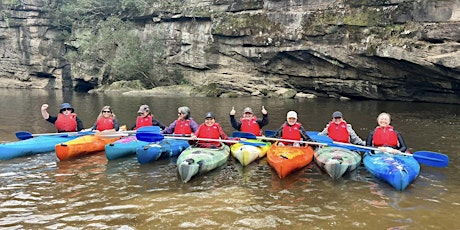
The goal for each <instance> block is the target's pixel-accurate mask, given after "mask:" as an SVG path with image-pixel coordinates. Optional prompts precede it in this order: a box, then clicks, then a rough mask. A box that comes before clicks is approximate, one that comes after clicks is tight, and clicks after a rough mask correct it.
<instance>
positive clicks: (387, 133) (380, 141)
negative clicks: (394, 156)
mask: <svg viewBox="0 0 460 230" xmlns="http://www.w3.org/2000/svg"><path fill="white" fill-rule="evenodd" d="M372 141H373V143H374V146H389V147H398V134H397V133H396V132H395V130H394V129H393V126H387V127H384V128H383V127H377V128H375V131H374V135H373V136H372Z"/></svg>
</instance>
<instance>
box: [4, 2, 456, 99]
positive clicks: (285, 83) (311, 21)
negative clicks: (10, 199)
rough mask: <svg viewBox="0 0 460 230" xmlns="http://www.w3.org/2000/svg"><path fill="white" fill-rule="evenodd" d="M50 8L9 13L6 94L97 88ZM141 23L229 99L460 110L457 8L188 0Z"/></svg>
mask: <svg viewBox="0 0 460 230" xmlns="http://www.w3.org/2000/svg"><path fill="white" fill-rule="evenodd" d="M45 2H46V1H44V0H24V1H22V4H21V5H20V6H16V7H10V8H5V6H4V4H1V11H2V12H3V14H2V15H3V17H2V20H0V52H1V57H0V63H1V66H0V70H1V71H0V87H15V88H18V87H22V88H63V87H72V88H78V87H81V85H82V84H84V85H86V86H87V87H88V85H89V86H90V88H93V87H94V88H97V87H99V86H100V82H102V81H101V79H102V74H99V75H98V74H94V73H92V74H84V73H82V71H81V69H78V70H79V71H76V68H78V66H81V65H82V63H69V62H68V61H67V60H65V58H64V54H65V53H66V46H65V45H64V44H65V41H63V40H62V39H60V38H59V31H55V30H53V28H51V27H50V26H49V24H50V23H49V21H48V19H47V15H46V13H45V12H42V11H41V10H40V9H42V7H43V5H44V4H45ZM138 22H139V23H141V26H140V27H138V28H137V29H138V30H139V35H140V36H141V37H148V36H149V35H151V34H157V35H161V36H160V37H162V38H164V43H165V44H167V47H168V49H167V63H168V66H170V67H171V69H173V68H174V69H175V70H180V71H181V72H182V74H183V75H184V76H185V78H186V79H187V80H188V81H189V82H191V83H192V84H194V85H197V86H199V85H203V84H205V85H209V84H212V83H214V84H215V85H217V86H218V87H219V88H220V90H221V91H222V92H223V93H233V94H239V95H254V96H277V97H278V96H285V97H293V96H295V95H297V96H298V97H301V96H303V95H308V94H314V95H318V96H329V97H342V96H343V97H349V98H358V99H379V100H403V101H428V102H441V103H460V49H459V48H460V29H459V28H460V0H443V1H427V0H417V1H413V0H407V1H405V0H341V1H340V0H339V1H333V0H308V1H307V0H185V1H182V3H181V7H179V8H175V9H174V10H171V9H160V8H155V9H151V11H150V13H149V14H147V15H140V16H139V18H138ZM85 64H87V63H85ZM77 72H78V74H75V73H77Z"/></svg>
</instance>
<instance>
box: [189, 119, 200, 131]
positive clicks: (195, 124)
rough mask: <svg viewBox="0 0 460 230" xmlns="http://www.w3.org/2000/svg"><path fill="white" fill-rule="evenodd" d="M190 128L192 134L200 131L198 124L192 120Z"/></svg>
mask: <svg viewBox="0 0 460 230" xmlns="http://www.w3.org/2000/svg"><path fill="white" fill-rule="evenodd" d="M190 128H191V129H192V133H194V132H196V131H197V130H198V123H197V122H196V121H195V120H193V119H192V118H190Z"/></svg>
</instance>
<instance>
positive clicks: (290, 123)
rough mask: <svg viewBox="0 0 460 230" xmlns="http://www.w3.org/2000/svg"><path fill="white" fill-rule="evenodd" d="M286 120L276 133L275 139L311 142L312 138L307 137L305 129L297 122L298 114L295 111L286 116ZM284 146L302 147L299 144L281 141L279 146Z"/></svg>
mask: <svg viewBox="0 0 460 230" xmlns="http://www.w3.org/2000/svg"><path fill="white" fill-rule="evenodd" d="M286 120H287V121H285V122H284V123H283V124H282V125H281V127H280V128H279V129H278V130H277V131H276V134H275V135H274V136H275V138H281V139H287V140H296V141H297V140H298V141H311V138H310V137H309V136H308V135H307V131H306V130H305V129H304V127H303V126H302V124H300V123H299V122H297V113H296V112H295V111H289V112H288V113H287V116H286ZM283 145H294V146H300V143H299V142H288V141H280V142H278V146H283Z"/></svg>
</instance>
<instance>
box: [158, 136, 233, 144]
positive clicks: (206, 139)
mask: <svg viewBox="0 0 460 230" xmlns="http://www.w3.org/2000/svg"><path fill="white" fill-rule="evenodd" d="M164 137H165V138H166V139H177V140H191V141H194V140H197V141H216V142H224V143H238V142H240V141H236V140H222V139H211V138H192V137H177V136H164Z"/></svg>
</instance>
